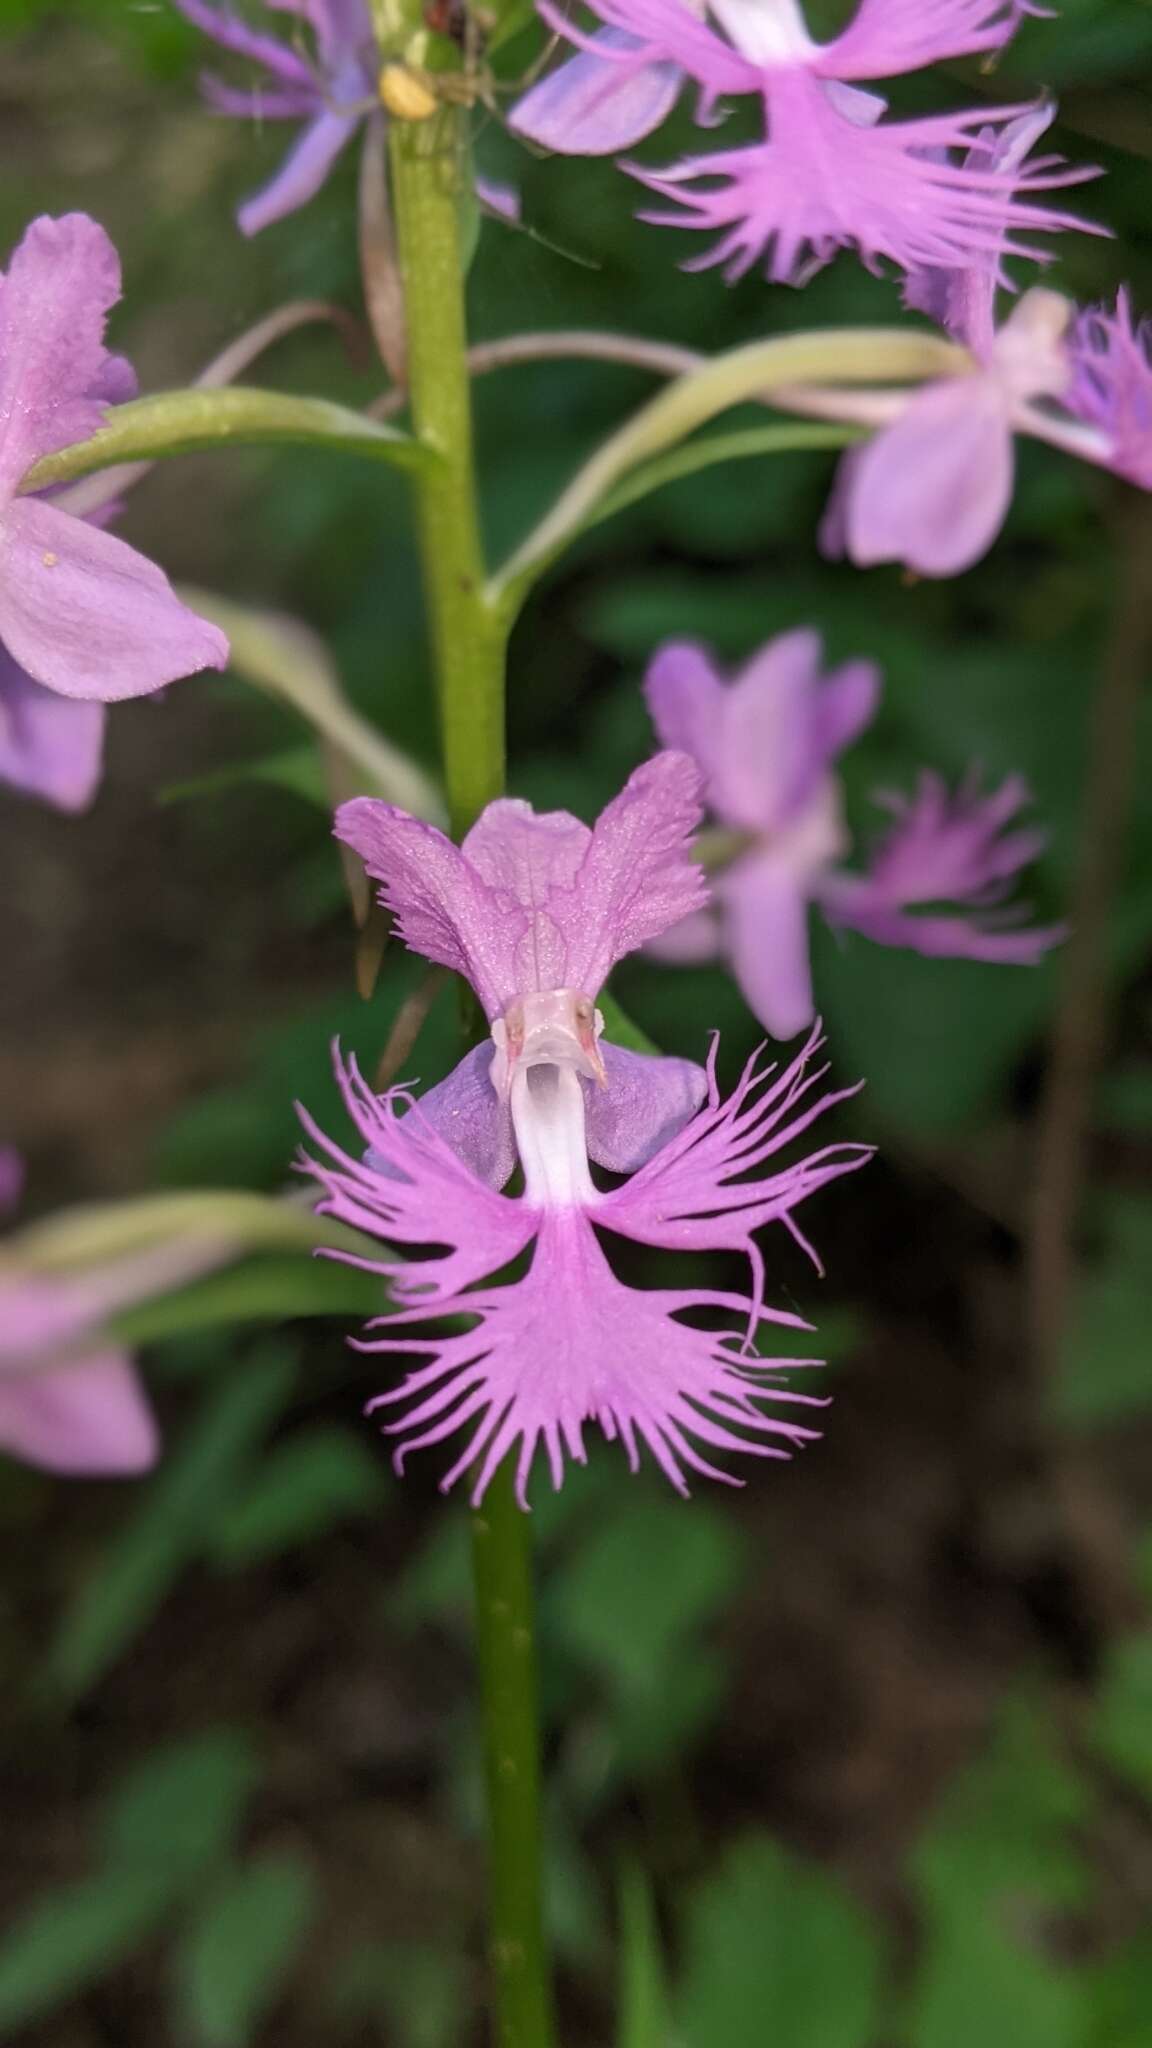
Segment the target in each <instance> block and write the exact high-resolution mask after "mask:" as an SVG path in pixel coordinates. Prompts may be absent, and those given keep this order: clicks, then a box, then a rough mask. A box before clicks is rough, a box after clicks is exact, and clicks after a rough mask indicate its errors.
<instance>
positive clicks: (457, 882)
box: [334, 796, 587, 1017]
mask: <svg viewBox="0 0 1152 2048" xmlns="http://www.w3.org/2000/svg"><path fill="white" fill-rule="evenodd" d="M572 822H573V823H575V820H573V821H572ZM334 829H335V833H336V837H337V838H338V839H341V840H343V842H344V844H345V845H346V846H350V847H351V848H352V849H353V852H355V853H358V854H359V856H360V858H361V860H362V861H363V863H364V866H365V868H366V869H367V871H368V873H369V874H370V875H371V876H372V877H373V879H374V880H375V881H377V882H379V884H380V885H381V886H380V902H381V903H382V904H383V906H384V908H385V909H386V910H388V911H390V912H391V913H392V915H393V917H394V918H395V919H396V923H397V926H398V929H399V932H400V936H401V938H402V939H403V941H404V943H405V945H406V946H407V947H409V949H410V950H411V951H412V952H413V953H422V954H423V955H424V958H425V959H426V960H435V961H437V962H438V963H439V964H440V966H442V967H449V968H451V969H452V971H453V973H454V974H462V975H463V976H464V977H465V979H466V980H468V981H470V982H471V983H472V986H473V988H474V989H475V990H476V993H477V995H478V996H479V998H480V1001H481V1003H482V1004H483V1006H484V1009H485V1011H486V1013H487V1015H488V1016H489V1017H495V1016H498V1015H500V1014H501V1013H502V1011H503V1010H504V1009H505V1008H506V1007H507V1003H508V1001H509V1000H511V998H510V997H509V996H507V994H506V991H507V989H508V986H509V982H510V980H511V979H512V964H511V961H512V952H513V949H514V946H515V942H516V937H517V935H518V933H519V931H520V930H521V929H522V928H523V922H524V920H523V918H522V917H521V916H518V917H517V918H516V920H515V924H514V926H513V929H512V930H511V931H509V929H508V921H507V918H506V916H505V914H504V913H503V911H502V908H501V903H500V900H499V898H498V897H497V896H496V894H495V892H494V891H493V890H491V889H490V888H488V886H487V885H486V884H485V882H484V881H483V880H482V878H481V876H480V875H479V874H478V873H477V872H476V870H475V869H474V868H473V867H472V866H471V865H470V864H469V862H467V861H466V860H465V859H464V856H463V854H462V853H461V851H460V848H459V847H457V846H453V844H452V841H451V840H450V839H448V838H446V837H445V835H444V833H443V832H440V831H438V830H437V828H436V826H435V825H426V824H425V823H424V821H423V820H422V819H420V818H412V817H410V816H409V815H408V813H407V811H401V810H397V809H396V807H395V806H394V805H393V804H385V803H381V802H380V801H379V800H378V799H377V798H375V797H363V796H362V797H354V798H353V800H352V801H351V803H346V804H341V806H340V808H339V810H338V811H337V813H336V823H335V827H334ZM581 830H584V831H586V830H587V827H586V826H584V827H581Z"/></svg>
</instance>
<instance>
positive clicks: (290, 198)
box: [236, 107, 360, 235]
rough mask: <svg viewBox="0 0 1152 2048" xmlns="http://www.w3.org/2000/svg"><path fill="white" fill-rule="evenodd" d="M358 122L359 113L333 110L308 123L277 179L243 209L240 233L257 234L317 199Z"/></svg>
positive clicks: (274, 178)
mask: <svg viewBox="0 0 1152 2048" xmlns="http://www.w3.org/2000/svg"><path fill="white" fill-rule="evenodd" d="M359 122H360V115H359V113H350V114H344V113H337V112H335V111H334V109H332V108H330V107H325V108H324V109H323V111H322V112H321V113H319V114H317V115H316V116H315V117H314V119H313V120H311V121H309V122H308V124H307V126H306V127H305V128H302V129H301V131H300V134H299V135H298V136H297V138H296V140H295V142H294V143H293V145H292V147H291V149H290V150H289V152H288V155H287V156H286V157H285V159H284V162H283V163H282V164H281V166H280V169H279V170H278V171H277V172H276V174H275V176H274V177H273V178H270V179H269V181H268V183H267V184H266V185H264V186H262V187H261V189H260V191H259V192H255V193H253V195H252V197H251V199H246V200H245V201H244V204H243V205H242V206H241V207H240V209H239V211H238V212H237V215H236V220H237V224H238V226H239V228H240V231H241V233H242V234H245V235H257V234H259V232H260V230H261V228H266V227H270V226H271V225H272V223H273V221H277V220H283V219H284V218H285V216H286V215H287V214H290V213H295V212H296V211H297V209H298V208H299V207H301V206H305V205H306V204H307V202H308V201H309V200H310V199H314V198H315V196H316V194H317V192H318V191H319V190H320V187H321V185H322V184H323V183H324V180H325V178H326V177H327V176H328V173H329V171H330V170H331V169H332V166H333V164H334V163H335V161H336V159H337V157H338V156H339V154H340V152H341V150H342V149H343V148H344V145H345V143H346V142H347V141H348V140H349V138H350V137H351V136H352V135H354V134H355V132H356V129H357V127H358V126H359Z"/></svg>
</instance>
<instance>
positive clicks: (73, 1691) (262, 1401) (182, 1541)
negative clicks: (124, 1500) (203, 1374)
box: [47, 1346, 295, 1698]
mask: <svg viewBox="0 0 1152 2048" xmlns="http://www.w3.org/2000/svg"><path fill="white" fill-rule="evenodd" d="M294 1372H295V1360H294V1358H293V1357H292V1355H291V1354H290V1353H289V1352H287V1351H285V1350H284V1349H283V1348H282V1347H271V1346H270V1347H269V1348H268V1349H267V1350H265V1351H263V1352H261V1353H259V1354H257V1355H254V1356H252V1357H250V1358H248V1359H246V1360H245V1361H244V1363H243V1365H242V1367H241V1368H240V1369H239V1370H238V1372H237V1375H236V1377H235V1378H233V1379H226V1380H224V1381H223V1382H222V1383H213V1386H212V1390H211V1392H210V1393H209V1395H208V1396H207V1398H206V1400H205V1402H204V1405H203V1407H202V1409H201V1412H200V1415H199V1416H198V1418H197V1420H196V1422H195V1423H194V1425H193V1426H192V1428H191V1430H190V1431H189V1433H188V1435H187V1436H186V1438H185V1440H184V1442H183V1444H182V1445H181V1447H180V1449H179V1450H178V1451H177V1452H175V1453H174V1454H173V1455H171V1456H170V1458H169V1460H168V1462H167V1463H165V1464H163V1465H161V1467H160V1470H159V1473H158V1474H157V1477H156V1478H155V1480H154V1481H153V1482H152V1483H151V1485H150V1486H149V1487H148V1490H147V1492H146V1494H145V1497H144V1501H143V1505H142V1506H141V1507H140V1509H139V1510H138V1511H137V1513H136V1514H135V1515H134V1516H133V1517H132V1519H131V1521H130V1522H129V1523H128V1525H127V1527H126V1528H125V1529H124V1530H123V1531H122V1532H121V1534H120V1535H119V1537H117V1538H116V1539H115V1540H114V1542H113V1543H112V1544H111V1545H110V1546H109V1548H108V1550H107V1551H106V1552H105V1554H104V1556H103V1557H102V1558H101V1559H99V1560H98V1561H97V1563H96V1564H95V1566H94V1568H93V1570H92V1573H91V1576H90V1577H89V1579H88V1580H87V1583H86V1584H85V1585H84V1586H83V1587H82V1588H81V1590H80V1592H79V1593H78V1595H77V1596H76V1598H75V1599H74V1600H73V1602H72V1604H71V1606H70V1608H69V1609H68V1611H67V1613H66V1614H65V1616H64V1620H63V1622H62V1624H61V1626H60V1629H59V1632H58V1634H57V1636H56V1640H55V1642H54V1643H53V1645H52V1648H51V1651H50V1652H49V1656H48V1663H47V1682H48V1684H49V1686H50V1687H51V1688H52V1689H53V1690H54V1691H57V1692H60V1693H63V1694H64V1695H65V1696H66V1697H68V1698H74V1697H76V1696H77V1695H78V1694H80V1693H82V1692H84V1691H85V1689H86V1688H87V1687H88V1686H90V1685H92V1684H93V1683H94V1682H95V1680H96V1679H97V1678H99V1677H100V1676H101V1675H102V1674H103V1673H104V1672H105V1671H106V1670H107V1669H108V1667H109V1665H111V1664H113V1663H114V1662H115V1660H116V1658H117V1657H119V1656H120V1655H121V1654H122V1652H123V1651H124V1649H125V1648H126V1647H127V1645H128V1643H129V1642H130V1641H131V1639H132V1637H133V1636H134V1635H136V1634H137V1633H138V1631H139V1630H140V1629H141V1628H143V1627H144V1626H145V1624H146V1623H147V1622H148V1621H149V1620H150V1619H151V1617H152V1615H153V1614H154V1613H155V1612H156V1609H157V1608H158V1607H159V1606H160V1603H161V1602H162V1600H163V1599H164V1596H165V1594H166V1593H167V1591H168V1589H169V1587H170V1586H171V1585H172V1584H173V1582H174V1581H175V1579H176V1578H177V1577H178V1576H179V1574H180V1572H181V1571H183V1569H184V1568H185V1566H186V1565H188V1564H189V1563H191V1561H192V1560H193V1559H194V1558H196V1557H198V1556H199V1555H200V1554H201V1552H202V1551H203V1550H204V1548H205V1546H206V1544H207V1541H208V1537H209V1534H210V1532H211V1530H212V1527H213V1525H214V1523H215V1521H216V1519H217V1517H218V1515H219V1513H220V1510H221V1507H222V1506H223V1504H224V1503H225V1501H226V1500H227V1499H228V1498H229V1496H230V1494H231V1492H232V1489H233V1487H234V1485H235V1483H236V1479H237V1476H238V1474H239V1472H240V1471H241V1470H242V1468H243V1466H244V1465H245V1463H246V1462H247V1460H248V1458H249V1457H250V1455H251V1453H252V1451H253V1449H254V1448H255V1446H256V1445H257V1444H258V1443H259V1442H260V1440H261V1438H262V1437H263V1436H264V1434H265V1432H266V1430H267V1429H268V1427H269V1426H270V1424H271V1423H272V1421H273V1420H274V1418H275V1417H276V1416H277V1415H279V1414H280V1412H281V1410H282V1409H283V1407H284V1404H285V1402H286V1400H287V1397H288V1393H289V1389H290V1387H291V1384H292V1379H293V1376H294Z"/></svg>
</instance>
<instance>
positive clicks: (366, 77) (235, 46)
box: [176, 0, 378, 235]
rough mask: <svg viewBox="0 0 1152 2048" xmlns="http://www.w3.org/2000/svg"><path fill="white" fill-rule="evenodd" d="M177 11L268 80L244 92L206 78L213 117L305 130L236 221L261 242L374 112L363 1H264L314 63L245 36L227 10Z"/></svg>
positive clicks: (269, 39)
mask: <svg viewBox="0 0 1152 2048" xmlns="http://www.w3.org/2000/svg"><path fill="white" fill-rule="evenodd" d="M176 5H177V7H178V8H179V9H180V12H181V14H184V15H186V16H187V18H188V20H189V21H191V22H193V23H194V24H195V26H196V27H197V28H199V29H203V31H204V34H205V35H207V36H210V37H211V38H212V41H213V42H214V43H217V44H219V46H220V48H221V49H224V50H229V51H231V52H232V53H233V54H234V55H235V56H238V57H247V58H249V59H250V60H251V61H252V62H253V63H254V64H258V65H259V66H260V67H261V69H262V70H263V71H264V72H265V73H266V74H267V83H262V84H259V85H256V86H252V87H250V88H248V89H246V90H245V89H239V88H237V87H235V86H231V85H227V84H225V83H224V81H223V80H222V79H219V78H216V77H215V76H214V75H213V74H212V73H211V72H208V73H206V74H205V76H204V80H203V85H204V94H205V98H206V99H207V100H208V102H209V105H210V106H212V107H214V108H215V109H216V111H217V113H221V114H235V115H238V116H240V117H241V118H246V117H247V118H252V119H255V120H257V121H303V123H304V126H303V128H302V130H301V132H300V134H299V136H298V137H297V140H296V142H295V143H294V144H293V146H292V148H291V150H290V151H289V153H288V156H287V157H286V159H285V161H284V162H283V164H282V165H281V166H280V169H279V170H278V171H277V173H276V175H275V177H273V178H272V179H271V180H270V182H269V183H268V184H267V185H265V186H264V187H263V189H262V190H261V191H259V192H257V193H255V194H254V195H253V197H252V198H251V199H247V200H245V202H244V204H243V205H242V206H241V207H240V209H239V212H238V213H237V216H236V218H237V221H238V223H239V226H240V229H241V232H242V233H243V234H246V235H255V234H258V233H259V232H260V229H261V228H266V227H270V226H271V224H272V222H273V221H277V220H283V219H284V217H285V215H287V214H290V213H295V212H296V211H297V209H298V208H299V207H301V206H305V205H307V203H308V201H309V200H310V199H314V198H315V196H316V194H317V192H319V190H320V187H321V186H322V185H323V183H324V181H325V179H326V178H327V176H328V174H329V172H330V171H331V169H332V167H333V165H334V164H335V162H336V159H337V157H338V156H339V155H340V153H341V151H342V150H343V148H344V146H345V144H346V143H348V142H349V141H350V140H351V138H352V136H353V135H354V134H355V132H356V130H357V128H358V127H359V125H360V123H361V121H362V120H363V118H364V116H365V114H366V113H367V111H368V109H369V108H370V107H372V106H374V105H375V104H376V72H377V68H378V66H377V58H376V39H375V36H374V34H373V29H372V19H371V16H370V14H369V12H368V7H367V4H366V0H268V5H269V6H270V7H274V8H276V9H277V10H278V11H280V12H282V13H285V14H290V15H293V16H295V17H296V18H297V20H298V21H299V22H300V23H301V25H302V26H306V27H307V28H309V29H310V30H311V31H312V36H313V40H314V46H315V54H314V55H307V54H306V53H305V51H304V49H303V48H302V47H298V46H295V45H294V46H293V47H289V45H288V44H287V43H285V42H282V41H281V40H280V39H279V38H278V37H276V36H270V35H265V34H263V33H262V32H261V31H260V30H258V29H254V28H250V27H249V26H248V24H247V22H244V21H241V20H240V18H239V17H238V16H237V15H235V14H233V13H232V12H231V10H230V9H229V8H228V7H227V6H220V7H216V6H211V5H209V0H176Z"/></svg>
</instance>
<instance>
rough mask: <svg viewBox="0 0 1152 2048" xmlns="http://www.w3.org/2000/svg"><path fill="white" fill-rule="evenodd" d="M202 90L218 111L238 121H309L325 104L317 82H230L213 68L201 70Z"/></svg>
mask: <svg viewBox="0 0 1152 2048" xmlns="http://www.w3.org/2000/svg"><path fill="white" fill-rule="evenodd" d="M200 90H201V92H202V93H203V95H204V98H205V100H206V101H207V103H208V105H209V106H210V107H211V109H212V112H213V113H214V114H226V115H227V116H228V117H229V118H230V119H231V120H236V121H255V122H257V123H259V122H261V121H308V120H311V118H312V116H313V115H314V114H315V113H316V112H317V110H318V109H319V108H320V107H321V106H322V105H323V94H322V93H321V91H320V88H319V86H317V85H315V84H309V85H286V86H271V85H253V86H237V85H229V84H227V82H226V81H225V80H224V79H222V78H217V77H216V75H215V73H214V72H212V71H202V72H201V73H200Z"/></svg>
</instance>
